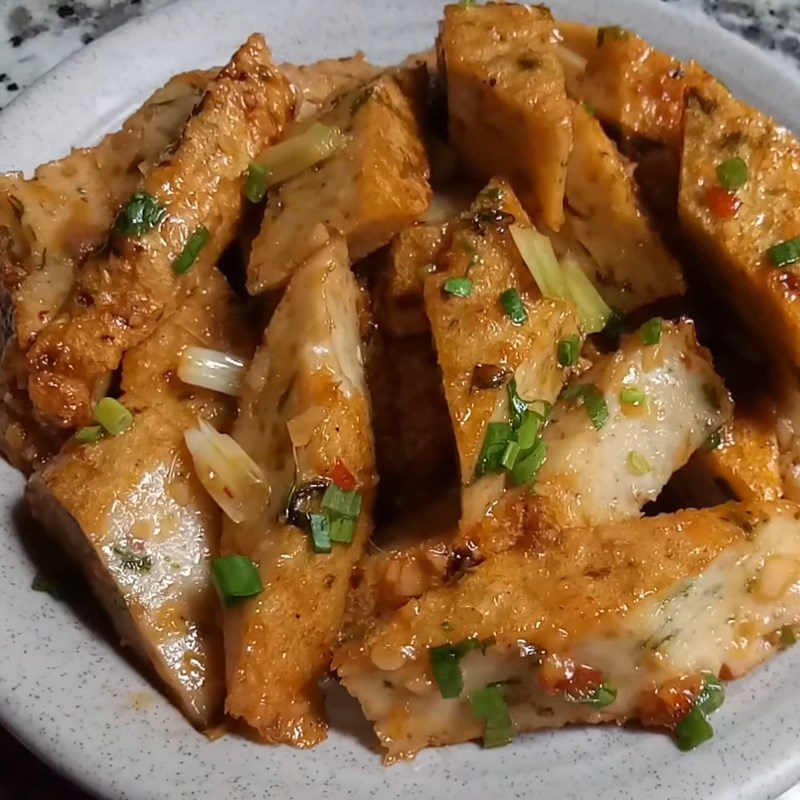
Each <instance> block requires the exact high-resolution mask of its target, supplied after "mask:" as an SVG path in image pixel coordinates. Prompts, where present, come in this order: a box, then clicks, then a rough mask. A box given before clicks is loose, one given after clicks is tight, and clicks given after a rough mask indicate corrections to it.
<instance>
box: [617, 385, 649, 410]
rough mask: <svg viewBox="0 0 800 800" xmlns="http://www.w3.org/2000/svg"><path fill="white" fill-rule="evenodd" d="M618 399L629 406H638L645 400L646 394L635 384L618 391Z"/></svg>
mask: <svg viewBox="0 0 800 800" xmlns="http://www.w3.org/2000/svg"><path fill="white" fill-rule="evenodd" d="M619 400H620V402H621V403H625V404H626V405H629V406H640V405H642V404H643V403H644V402H645V401H646V400H647V395H646V394H645V393H644V392H643V391H642V390H641V389H637V388H636V387H635V386H626V387H625V388H624V389H623V390H622V391H621V392H620V393H619Z"/></svg>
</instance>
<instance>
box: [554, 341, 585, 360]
mask: <svg viewBox="0 0 800 800" xmlns="http://www.w3.org/2000/svg"><path fill="white" fill-rule="evenodd" d="M580 354H581V339H580V336H568V337H567V338H566V339H562V340H561V341H560V342H559V343H558V348H557V349H556V355H557V356H558V363H559V364H560V365H561V366H562V367H572V366H574V365H575V364H577V362H578V358H579V357H580Z"/></svg>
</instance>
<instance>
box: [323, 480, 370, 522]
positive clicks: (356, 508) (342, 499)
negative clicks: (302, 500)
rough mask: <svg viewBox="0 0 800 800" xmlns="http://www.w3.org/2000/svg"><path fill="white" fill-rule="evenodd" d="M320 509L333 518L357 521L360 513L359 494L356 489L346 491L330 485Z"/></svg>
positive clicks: (332, 484)
mask: <svg viewBox="0 0 800 800" xmlns="http://www.w3.org/2000/svg"><path fill="white" fill-rule="evenodd" d="M322 508H323V510H325V511H327V512H329V513H330V514H333V515H335V516H339V517H348V518H349V519H358V515H359V514H360V513H361V492H359V491H358V490H357V489H353V490H352V491H347V490H346V489H342V488H341V487H340V486H337V485H336V484H335V483H331V484H330V485H329V486H328V488H327V489H326V490H325V494H324V496H323V498H322Z"/></svg>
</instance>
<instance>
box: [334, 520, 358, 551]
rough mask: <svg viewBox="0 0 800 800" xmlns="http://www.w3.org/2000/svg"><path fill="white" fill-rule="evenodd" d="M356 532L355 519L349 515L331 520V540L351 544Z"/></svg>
mask: <svg viewBox="0 0 800 800" xmlns="http://www.w3.org/2000/svg"><path fill="white" fill-rule="evenodd" d="M355 532H356V520H354V519H352V518H351V517H339V518H337V519H333V520H331V532H330V536H331V541H332V542H339V544H352V542H353V536H354V535H355Z"/></svg>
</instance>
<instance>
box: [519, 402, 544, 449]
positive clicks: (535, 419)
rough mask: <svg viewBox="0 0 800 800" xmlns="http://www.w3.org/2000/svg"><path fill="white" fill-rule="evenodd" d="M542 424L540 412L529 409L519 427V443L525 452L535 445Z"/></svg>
mask: <svg viewBox="0 0 800 800" xmlns="http://www.w3.org/2000/svg"><path fill="white" fill-rule="evenodd" d="M541 424H542V423H541V418H540V417H539V415H538V414H536V413H534V412H533V411H528V412H527V413H526V414H525V416H524V418H523V420H522V424H521V425H520V426H519V428H517V444H518V445H519V449H520V450H521V451H522V452H523V453H524V452H525V451H526V450H530V449H531V447H533V445H534V443H535V442H536V437H537V436H538V435H539V428H540V427H541Z"/></svg>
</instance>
